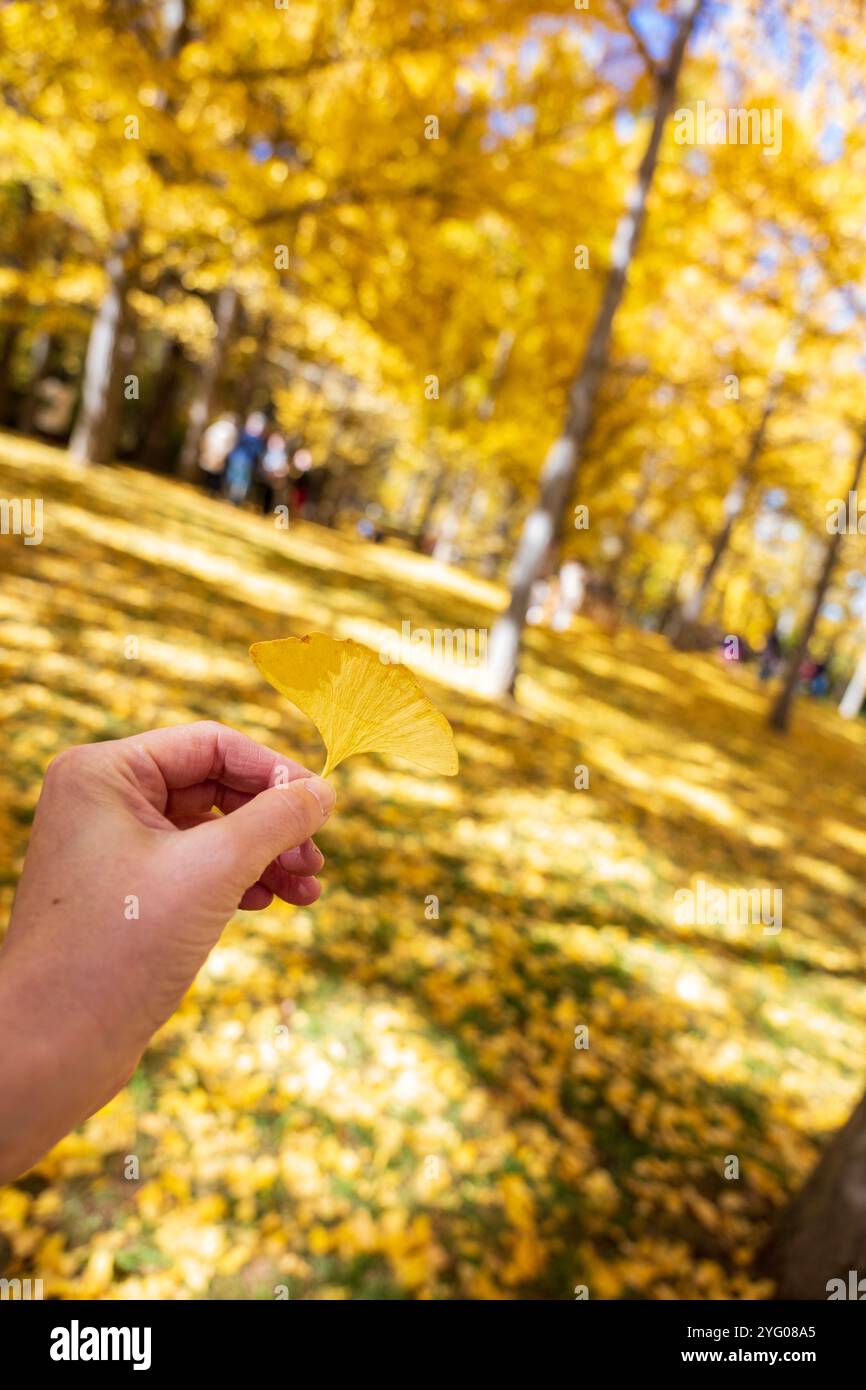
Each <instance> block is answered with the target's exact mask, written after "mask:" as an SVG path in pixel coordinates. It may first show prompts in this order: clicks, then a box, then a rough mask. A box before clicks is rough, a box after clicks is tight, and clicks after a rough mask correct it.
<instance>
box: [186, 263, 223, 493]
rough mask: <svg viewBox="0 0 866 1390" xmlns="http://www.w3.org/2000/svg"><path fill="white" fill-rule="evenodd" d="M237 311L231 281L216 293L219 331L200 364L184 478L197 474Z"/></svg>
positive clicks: (188, 425) (191, 412)
mask: <svg viewBox="0 0 866 1390" xmlns="http://www.w3.org/2000/svg"><path fill="white" fill-rule="evenodd" d="M237 311H238V295H237V290H234V289H232V287H231V285H224V286H223V288H222V289H221V290H220V292H219V294H218V296H217V302H216V314H215V316H214V317H215V322H216V332H215V334H214V337H213V340H212V346H211V350H210V352H209V353H208V355H207V357H206V358H205V360H204V362H202V364H201V367H200V368H199V373H198V380H197V381H196V385H195V390H194V391H193V398H192V403H191V405H190V408H189V416H188V418H187V426H186V433H185V435H184V437H183V445H182V446H181V451H180V458H179V459H178V466H177V471H178V473H179V474H180V476H181V477H182V478H194V477H195V470H196V464H197V463H198V454H199V449H200V447H201V438H202V435H203V434H204V432H205V430H206V429H207V427H208V425H209V424H210V418H211V414H212V413H213V407H214V399H215V397H216V389H217V386H218V385H219V379H220V376H221V375H222V370H223V366H224V364H225V359H226V353H227V351H228V345H229V340H230V338H231V334H232V330H233V328H234V324H235V318H236V316H237Z"/></svg>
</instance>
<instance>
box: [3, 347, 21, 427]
mask: <svg viewBox="0 0 866 1390" xmlns="http://www.w3.org/2000/svg"><path fill="white" fill-rule="evenodd" d="M20 332H21V329H20V326H19V325H18V324H17V323H9V324H7V325H6V332H5V333H4V334H3V346H2V347H0V424H5V423H6V417H7V415H8V414H9V407H10V405H11V402H12V362H13V359H14V357H15V348H16V347H17V345H18V336H19V334H20Z"/></svg>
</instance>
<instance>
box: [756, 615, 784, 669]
mask: <svg viewBox="0 0 866 1390" xmlns="http://www.w3.org/2000/svg"><path fill="white" fill-rule="evenodd" d="M781 665H782V644H781V642H780V641H779V634H778V632H777V631H776V629H775V628H772V629H771V631H770V634H769V636H768V637H767V640H766V642H765V643H764V647H763V650H762V652H761V664H760V666H759V667H758V676H759V678H760V679H761V680H762V681H767V680H770V679H771V677H772V676H775V675H777V674H778V672H779V668H780V667H781Z"/></svg>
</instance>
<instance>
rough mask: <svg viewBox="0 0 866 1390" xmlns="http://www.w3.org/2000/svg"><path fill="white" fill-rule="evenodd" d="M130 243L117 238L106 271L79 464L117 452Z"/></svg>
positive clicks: (73, 442) (90, 348) (73, 443)
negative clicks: (122, 344) (106, 282)
mask: <svg viewBox="0 0 866 1390" xmlns="http://www.w3.org/2000/svg"><path fill="white" fill-rule="evenodd" d="M128 246H129V240H128V238H127V237H125V236H121V237H117V238H116V239H115V241H114V244H113V246H112V249H111V252H110V254H109V257H108V260H107V261H106V265H105V270H106V274H107V276H108V287H107V289H106V291H105V294H104V296H103V299H102V303H101V304H100V306H99V308H98V310H97V312H96V318H95V319H94V321H93V327H92V328H91V330H90V338H89V339H88V342H87V355H86V357H85V360H84V380H83V384H82V388H81V404H80V406H79V409H78V418H77V419H76V421H75V428H74V429H73V431H72V438H71V439H70V441H69V452H70V454H71V455H72V457H73V458H74V459H77V460H78V462H79V463H110V462H111V460H112V458H113V457H114V453H115V450H116V447H117V433H118V427H119V423H120V400H121V392H122V389H123V376H122V372H123V363H122V359H121V341H122V338H123V335H124V332H125V330H126V328H127V327H128V325H129V317H130V315H129V305H128V302H127V295H128V293H129V287H130V281H131V275H130V270H129V266H128V263H127V251H128Z"/></svg>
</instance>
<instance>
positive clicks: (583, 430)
mask: <svg viewBox="0 0 866 1390" xmlns="http://www.w3.org/2000/svg"><path fill="white" fill-rule="evenodd" d="M702 3H703V0H686V3H685V6H684V8H683V9H682V10H681V16H680V21H679V25H678V27H677V32H676V35H675V37H674V40H673V44H672V45H671V49H670V53H669V55H668V60H667V63H666V64H665V66H664V68H662V69H661V70H660V71H657V72H656V80H657V96H656V106H655V111H654V113H653V122H652V129H651V131H650V137H649V140H648V142H647V147H646V149H645V151H644V154H643V158H642V159H641V162H640V167H639V169H638V172H637V177H636V178H635V181H634V185H633V186H632V189H631V191H630V193H629V196H628V199H627V202H626V210H625V212H624V213H623V215H622V217H621V218H620V221H619V225H618V227H617V229H616V234H615V236H614V240H613V246H612V248H611V263H610V268H609V270H608V275H607V282H606V284H605V288H604V294H603V295H602V301H601V305H600V307H599V310H598V314H597V316H596V319H595V323H594V324H593V327H592V331H591V332H590V335H589V341H588V343H587V346H586V351H585V354H584V357H583V361H582V363H581V366H580V368H579V369H578V372H577V375H576V376H575V378H574V380H573V382H572V385H571V389H570V391H569V403H568V413H567V416H566V422H565V428H564V430H563V432H562V434H561V435H560V436H559V438H558V439H556V440H555V441H554V443H553V444H552V445H551V447H550V449H549V451H548V454H547V458H546V459H545V462H544V467H543V468H542V471H541V478H540V488H539V496H538V501H537V502H536V505H535V507H534V508H533V510H532V511H531V512H530V514H529V516H528V517H527V519H526V523H525V525H524V528H523V534H522V536H521V538H520V543H519V545H518V550H517V555H516V557H515V561H514V566H513V568H512V585H511V595H510V599H509V604H508V608H507V610H506V612H505V613H504V614H503V616H502V618H500V620H499V622H498V623H497V624H496V626H495V628H494V630H493V632H492V634H491V638H490V652H489V661H488V682H489V690H490V693H491V694H494V695H504V694H506V693H507V692H510V691H513V689H514V683H515V680H516V679H517V667H518V661H519V657H520V644H521V640H522V636H523V629H524V626H525V623H526V611H527V608H528V606H529V595H530V592H531V589H532V585H533V582H534V581H535V580H536V579H537V578H539V576H540V575H541V573H542V571H543V569H544V566H545V564H547V563H549V560H550V553H551V549H552V548H553V547H555V545H556V543H557V542H558V539H559V535H560V532H561V530H562V526H563V523H564V520H565V513H566V509H567V507H568V503H569V500H570V498H571V495H572V492H573V489H574V483H575V479H576V477H577V469H578V466H579V463H580V460H581V457H582V455H583V452H584V449H585V447H586V442H587V439H588V437H589V433H590V430H591V429H592V424H593V416H594V413H595V405H596V401H597V398H598V393H599V389H600V387H601V384H602V381H603V379H604V374H605V371H606V369H607V363H608V357H609V355H610V344H611V337H612V334H613V324H614V319H615V317H616V312H617V310H618V308H619V306H620V304H621V303H622V299H623V295H624V294H625V289H626V284H627V281H628V273H629V269H630V267H631V264H632V262H633V260H634V257H635V254H636V252H637V248H638V245H639V243H640V238H641V233H642V231H643V226H644V222H645V220H646V210H647V200H648V197H649V192H650V189H651V187H652V182H653V177H654V175H655V171H656V167H657V165H658V156H659V149H660V146H661V141H662V136H663V134H664V129H665V125H666V123H667V120H668V117H669V115H670V113H671V110H672V109H673V104H674V101H675V99H676V90H677V82H678V80H679V75H680V70H681V68H682V65H683V59H684V57H685V53H686V49H687V47H688V42H689V39H690V37H691V33H692V29H693V28H694V23H695V20H696V18H697V15H698V11H699V10H700V8H701V5H702Z"/></svg>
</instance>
